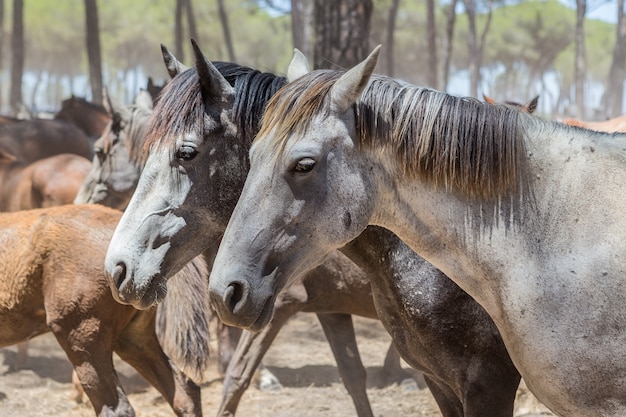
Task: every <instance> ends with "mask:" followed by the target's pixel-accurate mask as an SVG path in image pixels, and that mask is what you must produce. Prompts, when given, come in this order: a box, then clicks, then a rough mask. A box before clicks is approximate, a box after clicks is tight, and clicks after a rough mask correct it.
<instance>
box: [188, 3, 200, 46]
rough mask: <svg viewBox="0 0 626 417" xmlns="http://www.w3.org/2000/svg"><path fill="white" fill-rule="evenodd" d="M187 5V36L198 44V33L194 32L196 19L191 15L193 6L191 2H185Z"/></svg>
mask: <svg viewBox="0 0 626 417" xmlns="http://www.w3.org/2000/svg"><path fill="white" fill-rule="evenodd" d="M185 2H186V3H187V25H188V26H189V36H191V39H194V40H195V41H196V42H200V39H198V31H197V30H196V17H195V16H194V14H193V6H192V5H191V0H185Z"/></svg>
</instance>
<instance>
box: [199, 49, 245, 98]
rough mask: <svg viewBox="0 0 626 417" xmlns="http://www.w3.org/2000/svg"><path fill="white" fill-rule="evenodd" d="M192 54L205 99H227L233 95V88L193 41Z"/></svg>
mask: <svg viewBox="0 0 626 417" xmlns="http://www.w3.org/2000/svg"><path fill="white" fill-rule="evenodd" d="M191 45H192V46H193V52H194V54H195V56H196V70H197V71H198V77H199V78H200V88H201V90H202V94H203V95H204V96H205V97H214V98H215V97H219V98H228V97H231V96H233V95H234V88H233V86H232V85H230V83H229V82H228V81H226V78H224V76H223V75H222V74H220V72H219V71H218V70H217V68H215V65H213V64H212V63H211V61H209V60H208V59H206V57H205V56H204V54H203V53H202V51H201V50H200V48H199V47H198V44H197V43H196V41H194V40H193V39H192V40H191Z"/></svg>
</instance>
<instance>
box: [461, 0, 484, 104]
mask: <svg viewBox="0 0 626 417" xmlns="http://www.w3.org/2000/svg"><path fill="white" fill-rule="evenodd" d="M463 4H465V12H466V13H467V20H468V23H469V36H468V39H467V44H468V47H469V62H468V65H467V69H468V71H469V76H470V93H469V94H470V96H472V97H478V81H479V75H480V74H479V72H480V68H479V67H478V36H477V35H476V7H475V4H474V0H463Z"/></svg>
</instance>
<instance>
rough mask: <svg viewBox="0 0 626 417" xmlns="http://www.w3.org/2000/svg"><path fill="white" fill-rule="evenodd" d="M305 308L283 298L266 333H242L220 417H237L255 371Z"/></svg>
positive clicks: (231, 365)
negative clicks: (283, 330)
mask: <svg viewBox="0 0 626 417" xmlns="http://www.w3.org/2000/svg"><path fill="white" fill-rule="evenodd" d="M281 301H282V302H281ZM303 306H304V305H303V303H301V302H299V301H293V302H284V300H281V299H280V298H279V301H278V302H277V304H276V305H275V307H274V316H273V317H272V321H270V323H269V324H268V325H267V326H266V327H265V328H264V329H263V330H261V331H260V332H249V331H244V332H243V333H242V334H241V337H240V338H239V343H238V344H237V347H236V348H235V351H234V353H233V357H232V359H231V361H230V363H229V365H228V368H227V369H226V376H225V378H224V387H223V388H222V403H221V404H220V409H219V411H218V413H217V415H218V416H224V417H226V416H234V415H235V412H236V411H237V406H238V405H239V401H240V400H241V396H242V395H243V393H244V392H245V391H246V390H247V389H248V386H250V381H251V380H252V377H253V375H254V372H255V371H256V369H257V368H258V366H259V364H260V363H261V360H262V359H263V356H264V355H265V353H266V352H267V350H268V349H269V347H270V346H271V345H272V342H273V341H274V339H275V338H276V335H278V332H279V331H280V329H281V328H282V327H283V326H284V325H285V323H286V322H287V320H288V319H289V318H290V317H292V316H293V315H294V314H296V313H297V312H298V311H300V310H301V309H302V307H303Z"/></svg>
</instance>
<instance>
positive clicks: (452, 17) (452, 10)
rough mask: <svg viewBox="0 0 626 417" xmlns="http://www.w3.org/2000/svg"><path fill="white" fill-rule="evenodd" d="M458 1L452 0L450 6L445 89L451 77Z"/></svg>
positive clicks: (445, 52) (444, 61)
mask: <svg viewBox="0 0 626 417" xmlns="http://www.w3.org/2000/svg"><path fill="white" fill-rule="evenodd" d="M456 3H457V0H452V1H451V2H450V5H449V6H448V7H449V8H448V18H447V21H446V46H445V48H444V50H443V53H444V58H443V76H442V80H441V82H442V87H443V91H446V90H447V89H448V81H449V78H450V62H451V61H452V42H453V39H454V23H455V22H456Z"/></svg>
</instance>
